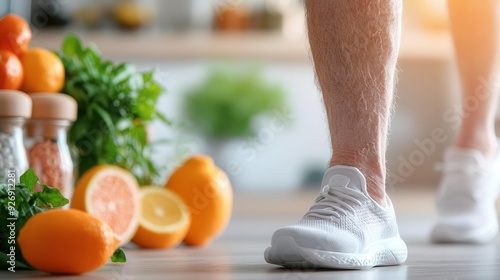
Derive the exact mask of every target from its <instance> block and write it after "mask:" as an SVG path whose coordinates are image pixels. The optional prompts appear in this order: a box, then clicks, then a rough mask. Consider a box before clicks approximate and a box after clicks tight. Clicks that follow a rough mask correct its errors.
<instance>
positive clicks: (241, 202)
mask: <svg viewBox="0 0 500 280" xmlns="http://www.w3.org/2000/svg"><path fill="white" fill-rule="evenodd" d="M235 194H236V197H235V204H234V206H235V209H234V213H233V214H234V215H233V218H232V221H231V223H230V225H229V227H228V228H227V230H226V232H225V233H224V235H222V236H221V237H220V238H219V239H218V240H216V241H215V242H214V243H213V244H211V245H210V246H207V247H202V248H189V247H183V246H180V247H178V248H175V249H170V250H139V249H137V248H133V247H130V248H128V249H126V253H127V258H128V261H127V263H126V264H107V265H105V266H104V267H102V268H100V269H99V270H97V271H94V272H89V273H87V274H84V275H80V276H64V275H61V276H53V275H48V274H45V273H42V272H35V271H17V272H16V273H10V272H0V279H32V278H33V279H56V280H66V279H89V280H100V279H103V280H105V279H114V280H149V279H158V280H164V279H175V280H188V279H189V280H198V279H203V280H212V279H213V280H223V279H224V280H226V279H227V280H229V279H236V280H246V279H248V280H249V279H252V280H253V279H275V280H284V279H287V280H288V279H290V280H291V279H328V280H335V279H343V280H349V279H398V280H399V279H499V276H500V269H499V264H500V259H499V257H498V253H497V251H498V249H497V247H498V244H499V239H498V238H497V239H495V240H494V241H493V242H491V243H490V244H485V245H483V246H470V245H467V244H465V245H460V244H445V245H436V244H431V243H429V242H428V233H429V230H430V228H431V226H432V222H433V219H434V218H435V214H434V207H433V206H432V205H433V201H434V200H433V197H434V194H435V191H434V190H433V189H431V188H425V186H415V188H412V189H404V190H398V191H397V192H392V193H390V195H391V198H392V201H393V202H394V206H395V208H396V211H397V213H398V222H399V223H398V224H399V229H400V233H401V236H402V237H403V239H404V240H405V241H406V242H407V245H408V247H409V248H408V249H409V250H408V251H409V257H408V261H407V262H406V263H405V264H404V265H401V266H390V267H378V268H373V269H369V270H316V269H310V270H303V269H283V268H279V267H277V266H274V265H270V264H267V263H266V262H265V261H264V256H263V254H264V250H265V249H266V247H267V246H269V243H270V237H271V235H272V233H273V232H274V230H276V229H277V228H278V227H281V226H283V225H287V224H290V223H293V222H295V221H296V220H297V219H298V218H299V217H300V216H301V214H303V213H304V211H305V209H307V207H308V206H309V204H310V203H311V202H312V201H313V200H314V197H315V196H316V195H317V193H316V191H309V192H297V193H290V192H288V193H279V194H267V195H266V194H252V195H249V194H241V193H235ZM277 198H279V199H277ZM290 205H293V207H291V206H290ZM69 249H71V248H69Z"/></svg>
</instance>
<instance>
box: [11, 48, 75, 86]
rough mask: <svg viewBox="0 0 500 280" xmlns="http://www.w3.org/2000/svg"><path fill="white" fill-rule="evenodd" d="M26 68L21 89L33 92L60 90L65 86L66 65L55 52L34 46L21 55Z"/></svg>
mask: <svg viewBox="0 0 500 280" xmlns="http://www.w3.org/2000/svg"><path fill="white" fill-rule="evenodd" d="M20 59H21V64H22V65H23V69H24V81H23V83H22V85H21V90H22V91H24V92H27V93H32V92H60V91H61V89H62V88H63V86H64V76H65V73H64V65H63V63H62V62H61V59H59V57H58V56H57V55H55V54H54V53H53V52H51V51H49V50H46V49H42V48H32V49H28V50H27V51H25V52H24V53H23V54H21V56H20Z"/></svg>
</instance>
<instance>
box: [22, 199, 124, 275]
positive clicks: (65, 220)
mask: <svg viewBox="0 0 500 280" xmlns="http://www.w3.org/2000/svg"><path fill="white" fill-rule="evenodd" d="M17 240H18V243H19V247H20V248H21V253H22V254H23V257H24V258H25V259H26V261H27V262H28V263H29V264H30V265H32V266H33V267H35V268H36V269H38V270H42V271H45V272H49V273H57V274H81V273H85V272H87V271H92V270H95V269H97V268H99V267H101V266H103V265H104V264H106V262H107V261H108V260H109V258H110V257H111V256H112V255H113V253H114V251H115V250H116V248H117V247H118V244H120V239H119V237H118V236H117V235H115V234H114V233H113V230H112V229H111V228H110V227H109V226H108V225H107V224H106V223H105V222H103V221H102V220H100V219H99V218H97V217H94V216H92V215H90V214H87V213H85V212H83V211H80V210H75V209H54V210H48V211H46V212H42V213H39V214H36V215H35V216H33V217H31V218H30V219H29V220H28V221H27V222H26V224H25V225H24V226H23V228H22V229H21V230H20V232H19V237H18V239H17Z"/></svg>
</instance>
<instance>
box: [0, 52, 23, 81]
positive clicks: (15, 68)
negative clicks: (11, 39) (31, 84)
mask: <svg viewBox="0 0 500 280" xmlns="http://www.w3.org/2000/svg"><path fill="white" fill-rule="evenodd" d="M23 76H24V72H23V67H22V65H21V61H19V58H17V56H16V55H15V54H14V53H13V52H11V51H9V50H0V89H19V88H20V87H21V83H22V82H23Z"/></svg>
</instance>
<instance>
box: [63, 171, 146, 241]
mask: <svg viewBox="0 0 500 280" xmlns="http://www.w3.org/2000/svg"><path fill="white" fill-rule="evenodd" d="M139 199H140V194H139V185H138V184H137V180H136V179H135V177H134V176H132V174H130V173H129V172H127V171H126V170H124V169H122V168H120V167H117V166H113V165H98V166H95V167H93V168H91V169H89V170H88V171H87V172H85V173H84V174H83V176H82V177H81V178H80V180H79V181H78V183H77V184H76V187H75V191H74V193H73V197H72V199H71V206H70V207H71V208H75V209H80V210H83V211H85V212H87V213H89V214H92V215H94V216H96V217H98V218H100V219H102V220H103V221H105V222H106V223H107V224H108V225H109V226H110V227H111V228H112V229H113V231H114V232H115V233H116V234H118V236H120V238H121V240H122V242H121V244H122V245H123V244H125V243H127V242H129V241H130V240H131V239H132V237H133V236H134V234H135V232H136V230H137V227H138V225H139V215H140V200H139Z"/></svg>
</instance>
